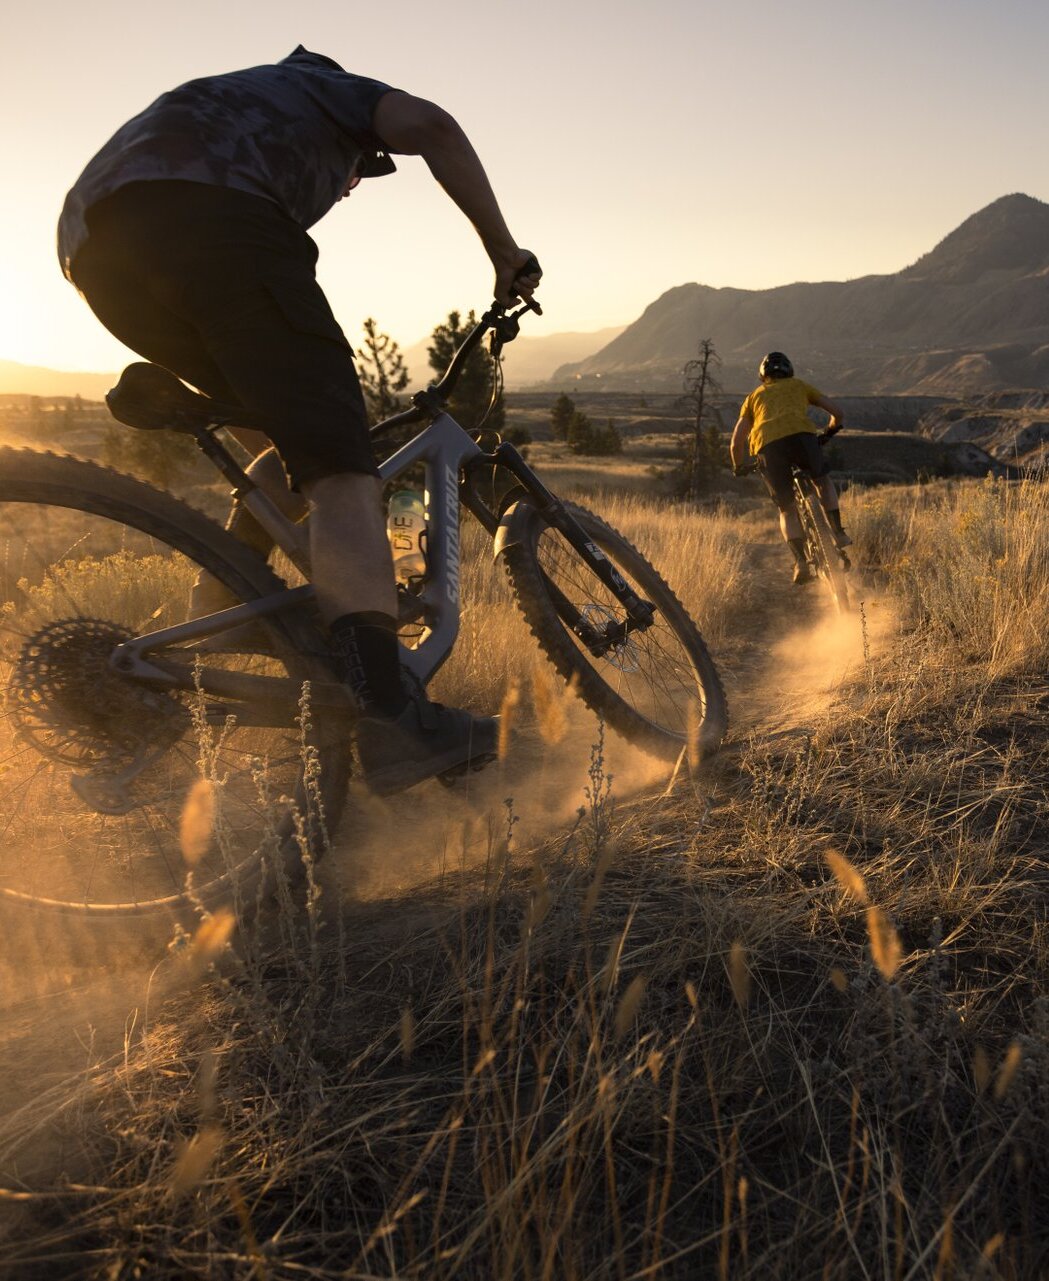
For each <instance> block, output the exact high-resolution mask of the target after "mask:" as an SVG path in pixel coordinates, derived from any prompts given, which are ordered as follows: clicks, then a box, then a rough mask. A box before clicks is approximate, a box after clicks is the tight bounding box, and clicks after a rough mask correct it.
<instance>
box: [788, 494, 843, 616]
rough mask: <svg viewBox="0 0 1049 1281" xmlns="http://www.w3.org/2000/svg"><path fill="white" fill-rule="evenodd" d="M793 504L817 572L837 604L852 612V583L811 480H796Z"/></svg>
mask: <svg viewBox="0 0 1049 1281" xmlns="http://www.w3.org/2000/svg"><path fill="white" fill-rule="evenodd" d="M794 505H795V507H796V508H797V512H798V518H799V519H800V521H801V528H802V532H803V534H804V536H805V550H806V552H807V554H808V558H809V562H810V564H811V565H812V567H813V569H815V571H816V574H817V576H818V577H819V578H821V579H822V580H823V582H824V583H825V584H826V585H827V590H828V591H829V592H830V596H831V600H832V601H833V602H834V608H835V609H836V610H837V611H838V613H839V614H847V613H848V612H849V608H850V606H849V584H848V580H847V579H846V577H845V571H844V569H843V567H842V558H841V553H840V552H839V551H838V547H837V544H836V543H835V541H834V534H833V533H832V532H831V527H830V521H829V520H828V519H827V514H826V512H825V511H824V510H823V504H822V503H821V502H820V500H819V496H818V495H817V494H816V491H815V486H814V484H813V483H812V482H811V481H803V480H800V479H798V478H797V477H796V478H795V480H794Z"/></svg>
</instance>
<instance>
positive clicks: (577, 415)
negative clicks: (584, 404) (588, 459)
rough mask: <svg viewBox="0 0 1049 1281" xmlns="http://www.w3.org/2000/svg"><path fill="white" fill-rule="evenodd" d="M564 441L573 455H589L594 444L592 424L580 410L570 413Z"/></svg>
mask: <svg viewBox="0 0 1049 1281" xmlns="http://www.w3.org/2000/svg"><path fill="white" fill-rule="evenodd" d="M565 440H566V441H567V442H568V448H569V449H570V450H571V451H572V453H573V454H589V453H591V452H592V450H591V446H592V445H593V443H594V424H593V423H592V422H591V421H590V419H589V418H588V417H587V416H586V414H584V413H583V412H582V411H581V410H579V409H575V410H573V411H572V417H571V418H570V419H569V420H568V426H567V427H566V428H565Z"/></svg>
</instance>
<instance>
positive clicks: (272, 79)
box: [58, 45, 394, 276]
mask: <svg viewBox="0 0 1049 1281" xmlns="http://www.w3.org/2000/svg"><path fill="white" fill-rule="evenodd" d="M390 88H391V87H390V86H389V85H387V84H383V83H382V82H381V81H379V80H369V79H367V78H365V77H364V76H355V75H352V74H350V73H349V72H347V71H343V69H342V68H341V67H340V66H339V64H338V63H337V62H333V61H332V60H331V59H330V58H326V57H324V55H323V54H319V53H310V52H309V51H308V50H306V49H304V48H303V47H302V45H299V47H298V48H297V49H296V50H295V52H294V53H292V54H289V55H288V57H287V58H284V59H282V60H281V61H280V62H278V63H275V64H271V65H266V66H261V67H248V68H247V69H246V70H244V71H232V72H230V73H229V74H227V75H221V76H206V77H204V78H203V79H200V80H191V81H189V82H188V84H184V85H180V86H179V88H177V89H172V90H171V92H170V93H165V94H163V95H162V96H161V97H160V98H158V99H157V100H156V102H154V103H152V105H150V106H148V107H147V108H146V109H145V111H143V112H141V113H140V114H139V115H137V116H135V117H134V119H132V120H129V121H128V122H127V124H126V125H124V126H123V127H122V128H120V129H118V130H117V132H116V133H115V134H114V135H113V137H112V138H110V140H109V141H108V142H107V143H106V145H105V146H104V147H103V148H102V150H101V151H100V152H99V153H98V155H96V156H95V157H94V159H93V160H91V161H90V162H89V164H88V166H87V168H86V169H85V170H84V172H83V173H82V174H81V175H80V177H79V178H78V179H77V181H76V185H75V186H74V187H73V189H72V190H71V191H70V193H69V195H68V196H67V197H66V201H65V205H64V206H63V209H62V216H61V218H60V219H59V223H58V256H59V260H60V261H61V263H62V269H63V270H64V271H65V273H66V275H67V276H68V275H69V267H70V263H71V262H72V260H73V259H74V258H75V257H76V253H77V250H78V249H79V248H80V247H81V245H82V244H83V243H84V241H85V240H86V239H87V225H86V223H85V221H84V215H85V213H86V212H87V210H89V209H90V208H91V206H92V205H94V204H95V203H96V202H97V201H99V200H101V199H103V198H104V197H105V196H108V195H111V194H112V193H113V192H114V191H116V190H117V189H118V188H120V187H123V186H126V185H127V184H128V183H130V182H142V181H154V180H156V179H164V178H177V179H181V180H182V181H188V182H202V183H207V184H209V185H211V186H217V187H236V188H238V189H239V190H240V191H248V192H251V193H252V195H256V196H264V197H265V198H266V199H268V200H272V201H274V202H275V203H276V204H277V205H279V206H280V208H281V209H283V210H284V212H285V213H287V214H288V215H289V216H290V217H291V218H293V219H294V220H295V221H296V222H297V223H298V224H299V225H300V226H302V227H311V226H312V225H313V224H314V223H315V222H316V221H317V220H318V219H319V218H321V217H323V216H324V214H326V213H327V212H328V210H329V209H331V207H332V206H333V205H334V204H335V202H336V201H337V200H338V199H339V197H340V196H341V195H342V193H343V191H344V190H345V188H346V183H347V180H348V179H349V177H350V173H351V171H352V170H353V167H354V165H355V163H356V162H357V160H358V159H359V158H360V157H361V156H362V155H363V157H364V169H363V173H364V176H365V177H379V176H380V175H382V174H387V173H392V172H393V170H394V164H393V161H392V160H391V159H390V157H389V154H388V150H389V149H388V148H387V146H386V144H385V143H384V142H383V141H382V139H381V138H379V137H378V135H377V134H376V133H375V132H374V130H373V128H372V114H373V112H374V110H375V106H376V103H377V102H378V101H379V99H380V98H381V97H382V96H383V94H384V93H389V92H390Z"/></svg>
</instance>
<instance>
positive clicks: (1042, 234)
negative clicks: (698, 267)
mask: <svg viewBox="0 0 1049 1281" xmlns="http://www.w3.org/2000/svg"><path fill="white" fill-rule="evenodd" d="M708 336H709V337H711V338H713V340H714V342H715V344H716V345H717V348H718V351H719V352H720V353H721V355H722V358H723V359H724V362H725V369H724V381H725V383H726V385H727V386H730V387H733V388H742V387H747V386H749V385H750V384H751V383H752V382H753V380H754V371H755V369H756V366H757V364H758V362H759V361H760V359H761V356H762V355H763V354H764V353H765V352H766V351H769V350H773V349H782V350H786V351H788V352H790V353H792V354H793V355H794V357H795V363H796V365H797V367H798V372H799V373H800V374H802V375H803V376H804V375H809V376H811V377H812V378H813V379H814V380H818V381H819V383H820V385H823V386H826V387H828V388H833V389H834V390H835V391H837V392H838V393H851V394H854V395H856V394H904V393H907V394H916V395H937V394H939V395H943V394H947V395H952V394H958V393H959V392H970V391H980V390H992V389H996V388H1003V387H1008V386H1017V385H1020V386H1034V385H1038V384H1043V383H1045V382H1046V381H1047V380H1049V205H1047V204H1045V203H1043V202H1042V201H1039V200H1034V199H1033V198H1032V197H1030V196H1025V195H1010V196H1003V197H1002V198H1001V199H999V200H996V201H995V202H994V203H993V204H991V205H988V206H987V207H986V208H985V209H982V210H981V211H980V212H978V213H976V214H974V215H973V216H972V217H971V218H968V219H967V220H966V221H965V222H963V223H962V224H961V226H959V227H958V228H956V229H955V230H954V231H952V232H951V233H950V235H948V236H946V237H945V238H944V239H943V240H942V241H941V242H940V243H939V244H938V245H937V246H936V248H935V249H933V250H932V251H931V252H930V253H928V254H925V255H924V256H923V257H921V258H919V259H918V261H917V262H916V263H914V264H913V265H912V266H910V267H908V268H906V269H905V270H902V271H899V272H896V273H895V274H892V275H887V276H865V277H862V278H860V279H857V280H848V281H826V282H821V283H799V284H791V285H783V286H780V287H778V288H776V289H764V290H746V289H731V288H726V289H714V288H711V287H710V286H707V285H700V284H687V285H679V286H677V287H676V288H674V289H671V290H668V291H667V292H666V293H665V294H663V295H662V296H661V297H660V298H658V299H657V300H656V301H655V302H653V303H652V304H651V305H650V306H649V307H648V308H646V310H645V312H644V314H643V315H642V316H641V317H640V318H639V319H638V320H637V321H635V322H634V323H633V324H632V325H629V326H628V327H627V328H626V330H625V331H624V332H623V333H622V334H620V336H619V337H618V338H616V339H615V340H613V341H612V342H611V343H609V344H608V345H607V346H606V347H603V348H602V349H601V350H600V351H599V352H597V353H595V354H594V355H593V356H591V357H590V358H589V359H588V360H584V361H581V362H579V363H578V364H577V365H575V366H573V367H571V368H566V367H563V368H561V369H559V370H558V371H557V373H556V375H555V381H557V382H561V383H571V382H588V381H590V380H593V381H595V382H596V381H598V380H600V381H601V383H602V385H606V384H611V385H616V386H619V385H621V386H624V387H637V386H647V387H652V388H653V389H655V388H657V387H665V386H670V385H677V384H679V382H680V371H681V368H682V366H683V365H684V363H685V362H686V361H687V360H688V359H689V358H690V357H691V356H692V355H694V354H695V348H696V344H697V342H698V340H699V339H700V338H702V337H708Z"/></svg>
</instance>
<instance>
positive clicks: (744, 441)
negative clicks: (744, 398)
mask: <svg viewBox="0 0 1049 1281" xmlns="http://www.w3.org/2000/svg"><path fill="white" fill-rule="evenodd" d="M753 426H754V419H753V418H751V416H750V414H741V415H740V417H739V418H738V419H737V420H736V425H735V427H733V429H732V440H731V442H730V443H729V447H728V448H729V455H730V457H731V458H732V466H733V467H742V466H743V464H744V463H745V462H746V461H747V455H748V452H749V447H750V432H751V429H752V428H753Z"/></svg>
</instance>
